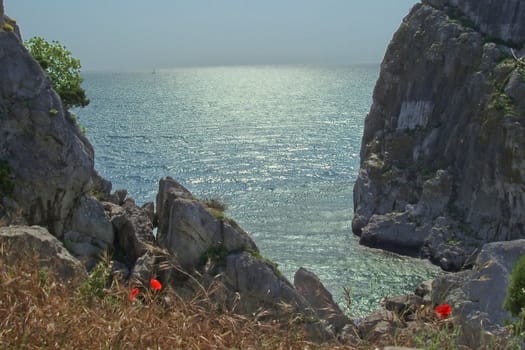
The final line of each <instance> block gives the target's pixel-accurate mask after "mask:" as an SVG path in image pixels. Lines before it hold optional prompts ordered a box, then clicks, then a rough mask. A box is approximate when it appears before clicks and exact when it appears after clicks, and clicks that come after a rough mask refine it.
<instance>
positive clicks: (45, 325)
mask: <svg viewBox="0 0 525 350" xmlns="http://www.w3.org/2000/svg"><path fill="white" fill-rule="evenodd" d="M4 262H5V261H3V259H2V258H0V348H1V349H4V348H5V349H54V348H61V349H73V348H75V349H314V348H337V347H336V345H337V344H335V343H329V344H324V345H322V346H320V345H315V344H312V343H310V342H308V341H307V340H306V338H305V336H304V333H303V331H302V329H301V327H300V325H296V324H290V323H283V322H267V323H263V322H259V321H257V319H256V318H255V317H246V316H242V315H237V314H234V313H229V312H226V313H225V312H220V313H219V312H218V311H214V310H213V309H214V308H210V307H207V306H206V303H203V302H202V300H197V299H195V300H192V301H189V302H188V301H183V300H181V299H180V298H179V297H178V296H177V295H176V294H175V293H173V292H170V291H169V290H166V291H163V292H161V293H159V294H152V293H150V292H147V291H145V292H144V293H146V294H145V295H143V297H142V300H141V301H138V300H137V301H135V302H131V301H130V300H129V290H128V288H125V287H123V286H118V285H116V286H115V285H114V286H112V287H111V289H110V290H106V291H105V295H104V297H102V298H99V297H97V296H93V295H86V291H89V290H90V288H86V286H85V285H84V286H81V285H79V286H74V285H68V284H64V283H62V282H60V281H59V280H58V279H57V278H55V276H53V275H52V274H51V273H48V272H46V271H43V270H39V269H38V268H37V267H36V266H38V264H36V261H33V263H31V261H29V262H28V261H25V262H22V263H20V264H19V265H17V266H11V267H9V266H7V265H6V264H5V263H4ZM340 348H341V349H343V348H342V347H340ZM346 349H351V348H350V347H346Z"/></svg>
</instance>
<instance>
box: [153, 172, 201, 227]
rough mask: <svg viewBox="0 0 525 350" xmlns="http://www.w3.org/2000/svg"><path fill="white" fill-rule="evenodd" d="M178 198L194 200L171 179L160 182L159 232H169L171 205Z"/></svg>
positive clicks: (158, 205)
mask: <svg viewBox="0 0 525 350" xmlns="http://www.w3.org/2000/svg"><path fill="white" fill-rule="evenodd" d="M177 198H185V199H194V198H193V195H192V194H191V192H190V191H188V190H187V189H186V188H185V187H184V186H182V185H181V184H179V183H178V182H177V181H175V180H174V179H173V178H171V177H169V176H168V177H165V178H163V179H160V181H159V192H158V193H157V218H158V221H159V226H158V230H159V232H167V231H168V227H169V222H170V210H171V204H172V203H173V201H174V200H175V199H177Z"/></svg>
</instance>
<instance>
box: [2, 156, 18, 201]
mask: <svg viewBox="0 0 525 350" xmlns="http://www.w3.org/2000/svg"><path fill="white" fill-rule="evenodd" d="M10 176H11V167H10V166H9V164H8V163H7V162H6V161H5V160H0V196H10V195H11V194H12V193H13V190H14V189H15V184H14V182H13V180H11V178H10Z"/></svg>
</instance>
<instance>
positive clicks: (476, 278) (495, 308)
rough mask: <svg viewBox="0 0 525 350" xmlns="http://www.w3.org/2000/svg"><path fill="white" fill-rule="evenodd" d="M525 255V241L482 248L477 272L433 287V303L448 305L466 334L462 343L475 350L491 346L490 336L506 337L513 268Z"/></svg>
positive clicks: (451, 276)
mask: <svg viewBox="0 0 525 350" xmlns="http://www.w3.org/2000/svg"><path fill="white" fill-rule="evenodd" d="M523 254H525V240H523V239H521V240H516V241H511V242H495V243H489V244H486V245H484V246H483V249H482V250H481V252H480V253H479V255H478V257H477V259H476V262H475V265H474V268H473V269H472V270H470V271H463V272H460V273H455V274H449V275H445V276H443V277H441V278H437V279H436V280H434V281H433V283H432V302H433V303H434V304H440V303H445V302H446V303H449V304H451V305H452V306H453V309H454V313H453V314H454V315H455V316H456V318H457V322H458V324H459V326H460V327H461V328H462V330H463V337H462V339H461V340H462V342H463V343H465V344H466V345H469V346H471V347H472V348H476V347H478V346H480V345H481V344H483V343H484V344H489V343H490V342H489V338H490V337H489V335H488V333H487V332H490V333H491V334H494V335H502V334H504V333H505V330H504V329H503V327H504V326H505V322H506V321H507V320H511V319H512V315H511V314H510V313H509V312H508V311H506V310H504V309H503V302H504V300H505V296H506V295H507V288H508V285H509V280H510V275H511V272H512V268H513V267H514V265H515V264H516V262H517V261H518V259H519V258H520V256H522V255H523ZM480 342H481V343H480Z"/></svg>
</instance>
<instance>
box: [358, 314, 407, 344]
mask: <svg viewBox="0 0 525 350" xmlns="http://www.w3.org/2000/svg"><path fill="white" fill-rule="evenodd" d="M400 325H401V320H400V319H399V317H398V316H397V315H396V313H395V312H392V311H388V310H384V309H380V310H377V311H374V312H372V313H371V314H370V315H368V316H366V317H365V318H363V319H362V320H361V321H360V322H359V323H358V324H357V326H358V328H359V333H360V335H361V338H362V339H365V340H374V341H375V342H379V341H381V342H388V341H390V340H392V337H393V335H394V333H395V332H396V329H398V328H399V327H400Z"/></svg>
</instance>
